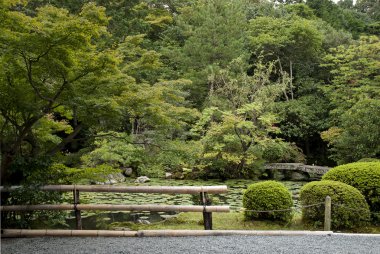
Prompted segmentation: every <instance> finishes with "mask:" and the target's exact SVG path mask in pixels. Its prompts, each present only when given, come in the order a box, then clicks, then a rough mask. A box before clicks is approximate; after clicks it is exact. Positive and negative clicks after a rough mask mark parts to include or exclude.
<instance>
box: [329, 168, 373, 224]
mask: <svg viewBox="0 0 380 254" xmlns="http://www.w3.org/2000/svg"><path fill="white" fill-rule="evenodd" d="M322 179H323V180H333V181H339V182H342V183H345V184H348V185H351V186H353V187H355V188H356V189H358V190H359V191H360V192H361V193H362V194H363V195H364V197H365V199H366V200H367V203H368V205H369V208H370V210H371V212H372V218H373V219H374V220H375V221H377V222H380V161H379V162H355V163H350V164H345V165H341V166H338V167H335V168H332V169H330V171H329V172H327V173H326V174H325V175H324V176H323V178H322Z"/></svg>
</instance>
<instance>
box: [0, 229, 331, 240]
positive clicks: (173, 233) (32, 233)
mask: <svg viewBox="0 0 380 254" xmlns="http://www.w3.org/2000/svg"><path fill="white" fill-rule="evenodd" d="M333 234H334V233H333V232H332V231H286V230H212V231H211V230H139V231H121V230H115V231H109V230H56V229H43V230H36V229H3V230H2V231H1V237H2V238H7V237H41V236H57V237H67V236H69V237H71V236H82V237H83V236H92V237H99V236H101V237H158V236H166V237H177V236H228V235H255V236H259V235H262V236H302V235H306V236H308V235H325V236H327V235H333Z"/></svg>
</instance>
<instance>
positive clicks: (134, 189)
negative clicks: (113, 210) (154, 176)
mask: <svg viewBox="0 0 380 254" xmlns="http://www.w3.org/2000/svg"><path fill="white" fill-rule="evenodd" d="M20 188H22V186H10V187H4V186H0V191H1V192H12V191H15V190H18V189H20ZM36 189H38V190H42V191H63V192H65V191H74V190H77V191H82V192H119V193H161V194H199V193H202V192H205V193H209V194H217V193H227V191H228V188H227V186H226V185H222V186H107V185H44V186H39V187H36Z"/></svg>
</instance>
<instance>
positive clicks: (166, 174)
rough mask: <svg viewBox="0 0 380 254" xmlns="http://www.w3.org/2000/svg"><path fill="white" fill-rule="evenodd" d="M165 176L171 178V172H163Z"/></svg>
mask: <svg viewBox="0 0 380 254" xmlns="http://www.w3.org/2000/svg"><path fill="white" fill-rule="evenodd" d="M165 178H166V179H172V178H173V174H172V173H169V172H166V173H165Z"/></svg>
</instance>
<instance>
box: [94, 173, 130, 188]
mask: <svg viewBox="0 0 380 254" xmlns="http://www.w3.org/2000/svg"><path fill="white" fill-rule="evenodd" d="M105 178H106V180H104V182H94V183H95V184H99V185H104V184H116V183H122V182H125V176H124V175H123V174H122V173H116V174H110V175H107V177H105ZM92 183H93V182H92Z"/></svg>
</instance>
